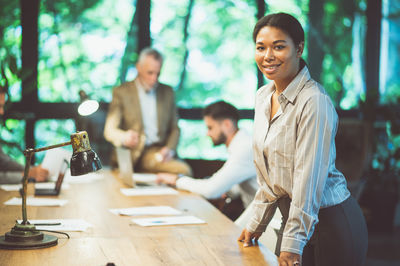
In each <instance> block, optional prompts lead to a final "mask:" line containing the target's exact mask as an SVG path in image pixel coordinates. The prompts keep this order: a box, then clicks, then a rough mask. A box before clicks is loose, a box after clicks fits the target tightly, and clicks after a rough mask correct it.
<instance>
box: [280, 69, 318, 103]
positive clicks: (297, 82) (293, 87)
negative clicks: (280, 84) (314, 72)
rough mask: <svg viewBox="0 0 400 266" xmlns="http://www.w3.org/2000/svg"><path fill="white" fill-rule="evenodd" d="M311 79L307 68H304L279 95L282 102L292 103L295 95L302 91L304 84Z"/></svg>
mask: <svg viewBox="0 0 400 266" xmlns="http://www.w3.org/2000/svg"><path fill="white" fill-rule="evenodd" d="M310 79H311V76H310V72H309V71H308V68H307V66H304V67H303V69H302V70H300V72H299V73H298V74H297V75H296V77H295V78H294V79H293V80H292V81H291V82H290V83H289V85H288V86H287V87H286V89H285V90H284V91H283V92H282V93H281V95H282V97H280V98H281V99H282V100H286V101H289V102H290V103H293V102H294V100H295V99H296V97H297V95H298V94H299V93H300V91H301V90H302V89H303V87H304V84H305V83H306V82H307V81H308V80H310Z"/></svg>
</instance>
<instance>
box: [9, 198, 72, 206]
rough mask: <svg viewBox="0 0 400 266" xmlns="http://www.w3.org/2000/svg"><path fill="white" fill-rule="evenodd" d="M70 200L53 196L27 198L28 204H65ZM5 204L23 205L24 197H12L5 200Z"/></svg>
mask: <svg viewBox="0 0 400 266" xmlns="http://www.w3.org/2000/svg"><path fill="white" fill-rule="evenodd" d="M67 202H68V200H62V199H52V198H31V197H28V198H26V205H27V206H63V205H65V204H66V203H67ZM4 204H5V205H22V198H17V197H14V198H11V199H9V200H7V201H6V202H4Z"/></svg>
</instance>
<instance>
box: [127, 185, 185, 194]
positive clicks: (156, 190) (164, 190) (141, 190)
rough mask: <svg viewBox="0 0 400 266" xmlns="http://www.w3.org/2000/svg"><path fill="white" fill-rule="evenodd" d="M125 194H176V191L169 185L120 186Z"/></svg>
mask: <svg viewBox="0 0 400 266" xmlns="http://www.w3.org/2000/svg"><path fill="white" fill-rule="evenodd" d="M121 192H122V194H124V195H125V196H154V195H176V194H178V191H176V190H175V189H173V188H170V187H136V188H121Z"/></svg>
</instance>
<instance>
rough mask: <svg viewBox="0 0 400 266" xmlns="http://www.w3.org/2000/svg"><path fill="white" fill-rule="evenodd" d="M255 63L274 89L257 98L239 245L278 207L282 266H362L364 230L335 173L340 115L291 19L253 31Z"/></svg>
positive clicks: (266, 21)
mask: <svg viewBox="0 0 400 266" xmlns="http://www.w3.org/2000/svg"><path fill="white" fill-rule="evenodd" d="M253 36H254V41H255V43H256V51H255V60H256V62H257V65H258V68H259V69H260V71H261V72H262V73H263V74H264V75H265V76H266V77H267V78H268V79H270V80H271V81H273V82H271V83H269V84H268V85H266V86H263V87H262V88H260V89H259V90H258V92H257V96H256V106H255V117H254V136H253V148H254V162H255V164H256V167H257V169H258V170H259V171H258V174H257V179H258V183H259V184H260V188H259V190H258V192H257V194H256V196H255V198H254V208H253V212H254V213H253V216H252V218H251V219H250V220H249V222H248V223H247V226H246V228H245V229H244V230H243V232H242V234H241V236H240V237H239V240H242V241H243V242H244V246H249V245H252V240H253V239H254V240H258V238H259V237H260V236H261V234H262V233H263V232H264V231H265V229H266V226H267V225H268V223H269V222H270V220H271V218H272V217H273V215H274V213H275V211H276V209H277V207H279V209H280V212H281V213H282V226H281V229H280V234H279V236H278V240H277V245H276V250H275V253H276V255H277V256H279V264H280V265H281V264H282V265H301V264H302V262H303V263H304V265H320V266H326V265H349V266H350V265H363V264H364V262H365V258H366V252H367V238H368V236H367V228H366V224H365V220H364V217H363V214H362V212H361V209H360V207H359V206H358V204H357V202H356V200H355V199H353V198H352V197H351V196H350V192H349V191H348V189H347V186H346V180H345V177H344V176H343V174H342V173H341V172H340V171H338V170H337V169H336V167H335V158H336V151H335V135H336V130H337V125H338V115H337V114H336V111H335V108H334V106H333V104H332V101H331V99H330V98H329V96H328V95H327V94H326V92H325V90H324V89H323V88H322V86H321V85H320V84H318V83H317V82H315V81H314V80H313V79H312V78H311V76H310V73H309V71H308V67H307V65H306V64H305V62H304V61H303V60H302V59H301V55H302V53H303V48H304V31H303V28H302V26H301V24H300V23H299V22H298V21H297V19H296V18H294V17H293V16H291V15H289V14H286V13H276V14H270V15H268V16H265V17H263V18H261V19H260V20H259V21H258V22H257V24H256V26H255V27H254V31H253Z"/></svg>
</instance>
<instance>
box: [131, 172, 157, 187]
mask: <svg viewBox="0 0 400 266" xmlns="http://www.w3.org/2000/svg"><path fill="white" fill-rule="evenodd" d="M133 180H134V181H135V182H136V183H138V184H141V183H143V184H156V180H157V175H156V174H150V173H134V174H133Z"/></svg>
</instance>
